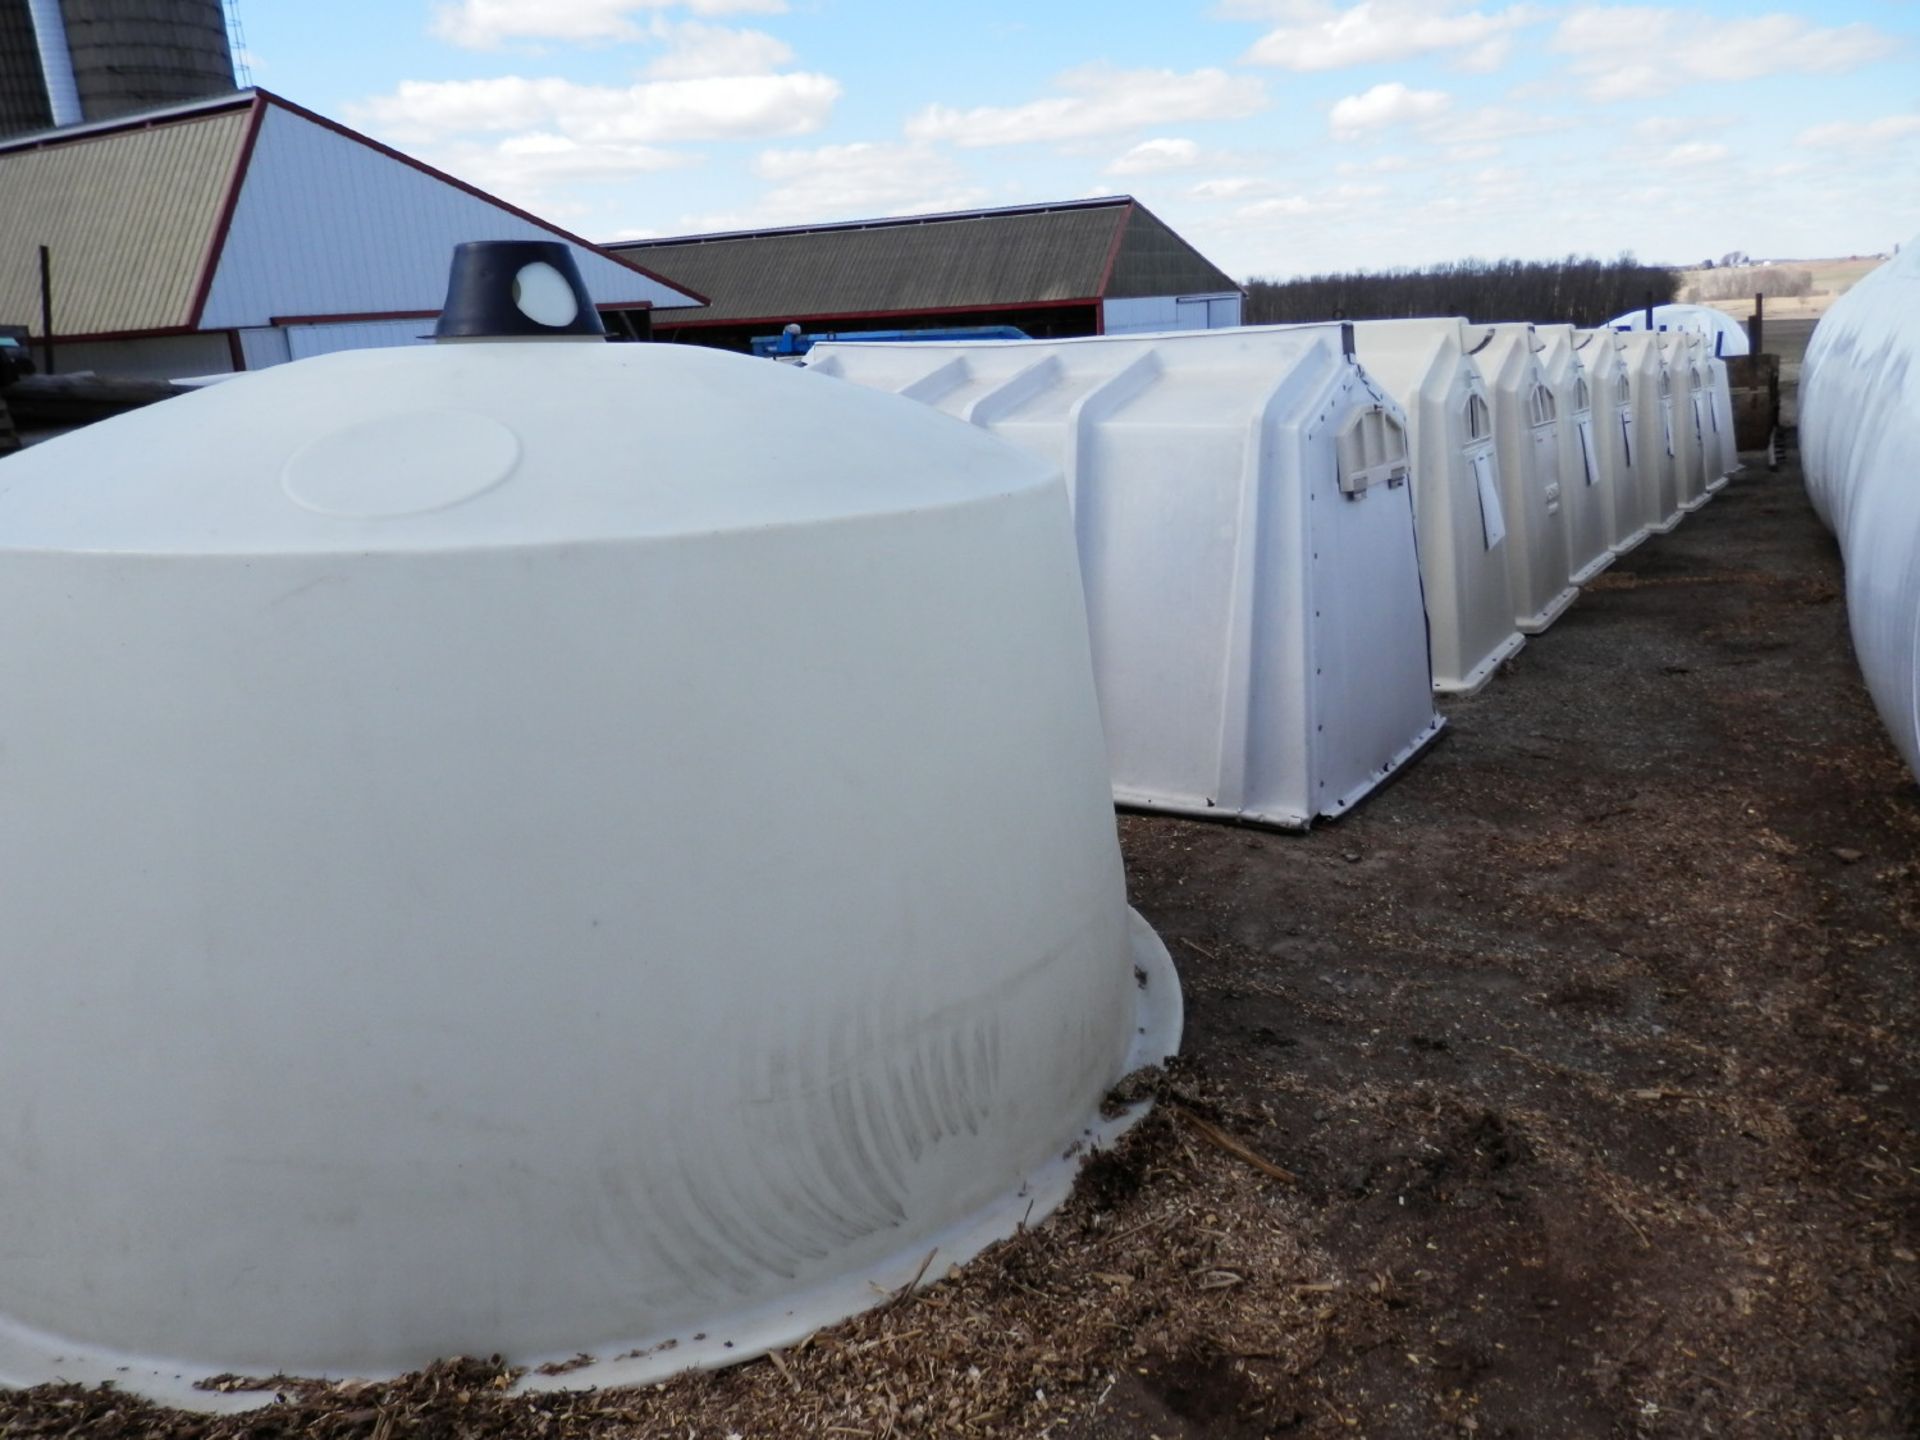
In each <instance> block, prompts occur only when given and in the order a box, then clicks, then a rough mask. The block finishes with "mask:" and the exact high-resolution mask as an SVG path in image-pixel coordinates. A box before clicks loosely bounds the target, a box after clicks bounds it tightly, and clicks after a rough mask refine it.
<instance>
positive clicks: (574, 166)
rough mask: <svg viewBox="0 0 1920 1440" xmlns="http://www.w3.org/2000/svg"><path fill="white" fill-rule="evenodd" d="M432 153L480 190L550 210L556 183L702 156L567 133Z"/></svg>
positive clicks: (629, 173) (598, 179)
mask: <svg viewBox="0 0 1920 1440" xmlns="http://www.w3.org/2000/svg"><path fill="white" fill-rule="evenodd" d="M433 158H434V160H435V162H436V163H438V164H439V165H440V167H441V168H442V169H444V170H447V171H449V172H451V173H452V174H455V175H458V176H459V177H460V178H461V179H463V180H466V181H469V182H471V183H472V184H475V185H478V186H479V187H480V188H481V189H482V190H486V191H488V192H489V193H491V194H494V195H498V196H500V197H501V198H502V199H504V200H511V201H514V202H515V203H516V204H520V205H523V206H525V207H526V208H528V209H530V210H535V211H538V212H540V213H543V214H549V215H551V214H553V213H554V203H555V202H554V192H555V187H564V186H568V185H576V184H596V183H600V184H604V183H609V182H614V181H622V180H631V179H633V178H634V177H635V176H638V175H650V174H654V173H656V172H658V171H662V170H673V169H678V168H680V167H682V166H686V165H693V164H697V163H698V162H699V160H700V158H701V157H700V156H699V155H697V154H695V153H693V152H690V151H686V150H663V149H661V148H659V147H658V146H654V145H629V144H620V143H617V142H615V143H604V142H603V143H585V144H583V143H581V142H580V141H577V140H572V139H569V138H568V137H567V136H565V135H555V134H552V133H549V132H534V133H530V134H526V135H515V136H511V137H509V138H508V139H506V140H502V141H500V142H499V143H498V144H495V145H486V144H480V143H475V142H468V143H464V144H456V145H451V146H448V147H446V148H445V149H443V150H441V151H439V152H438V153H436V154H435V155H434V157H433Z"/></svg>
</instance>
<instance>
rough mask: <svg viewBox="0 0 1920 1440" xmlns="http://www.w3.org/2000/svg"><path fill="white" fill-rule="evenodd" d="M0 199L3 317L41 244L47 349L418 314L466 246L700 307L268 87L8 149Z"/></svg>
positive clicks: (602, 298)
mask: <svg viewBox="0 0 1920 1440" xmlns="http://www.w3.org/2000/svg"><path fill="white" fill-rule="evenodd" d="M0 192H4V193H5V195H6V197H7V203H6V204H4V205H0V319H4V320H7V321H11V322H13V323H15V324H32V325H33V327H34V329H35V331H36V332H37V331H38V330H39V328H40V324H39V321H40V315H41V310H40V272H39V251H40V247H41V246H43V245H44V246H47V247H48V248H49V251H50V253H51V269H52V282H53V283H52V289H53V307H52V308H53V333H54V338H55V339H56V341H65V342H74V341H87V340H101V339H130V338H150V337H156V336H168V335H187V334H193V333H195V332H200V331H219V330H236V329H242V328H247V327H260V326H269V325H283V324H298V323H301V322H303V321H305V322H312V321H315V320H357V321H366V320H375V319H379V320H399V319H408V320H411V319H416V318H424V317H429V316H432V315H435V314H437V313H438V312H439V302H440V298H441V294H442V292H443V289H444V282H445V274H446V255H447V250H448V248H449V247H450V245H451V244H452V243H453V242H454V241H455V240H458V239H473V238H502V239H507V238H511V239H555V240H561V241H565V242H566V243H568V244H569V245H571V246H573V247H574V249H575V253H576V258H577V260H578V263H579V264H580V267H581V271H582V273H583V275H584V277H585V279H586V281H587V284H588V286H589V288H590V289H591V290H592V292H593V293H594V294H595V296H596V297H598V300H599V308H600V309H602V310H608V311H618V310H629V309H650V308H652V307H654V306H657V305H673V306H676V307H681V308H684V307H686V306H688V305H697V304H700V303H704V300H705V297H704V296H703V295H701V294H699V293H698V292H697V291H694V290H689V289H688V288H686V287H685V286H679V285H674V284H670V283H669V282H666V281H664V280H662V279H661V278H660V277H659V276H658V275H656V274H654V273H653V272H652V271H651V270H649V269H648V268H647V267H646V266H645V265H643V264H641V263H638V262H637V261H635V260H633V259H630V258H627V257H624V256H617V255H613V254H611V253H609V252H608V251H606V250H605V249H604V248H602V247H600V246H597V245H595V244H593V243H592V242H591V241H588V240H584V239H582V238H581V237H579V236H578V235H574V234H571V233H569V232H568V231H565V230H562V229H560V228H559V227H558V226H556V225H552V224H550V223H548V222H547V221H545V220H542V219H540V218H539V217H538V216H536V215H532V214H529V213H528V212H526V211H524V210H521V209H519V208H518V207H517V206H514V205H511V204H509V203H507V202H506V201H504V200H501V199H498V198H497V197H495V196H492V195H489V194H487V193H486V192H485V191H483V190H480V189H478V188H477V187H475V186H473V185H470V184H468V183H466V182H465V181H463V180H459V179H456V178H455V177H453V176H451V175H448V174H446V173H444V172H443V171H440V170H436V169H434V168H433V167H432V166H430V165H427V164H425V163H424V162H422V161H419V160H416V159H414V158H413V157H412V156H409V155H406V154H404V153H402V152H400V151H398V150H394V149H393V148H391V147H389V146H386V145H383V144H381V143H380V142H378V141H376V140H373V139H371V138H369V137H368V136H365V135H362V134H360V133H358V132H357V131H354V130H352V129H350V128H348V127H346V126H344V125H341V124H339V123H338V122H337V121H334V120H330V119H328V118H327V117H325V116H323V115H319V114H316V113H315V112H313V111H311V110H308V109H306V108H304V107H303V106H300V105H296V104H294V103H293V102H292V101H289V100H286V99H283V98H282V97H280V96H278V95H275V94H273V93H271V92H269V91H266V90H258V89H255V90H246V91H241V92H239V93H237V94H233V95H223V96H219V97H217V98H215V99H212V100H205V101H197V102H193V103H189V104H183V105H174V106H168V107H166V108H163V109H157V110H149V111H146V112H143V113H141V114H138V115H131V116H123V117H120V118H118V119H115V120H109V121H103V122H99V123H96V124H89V125H75V126H69V127H67V128H65V129H60V130H46V131H40V132H37V133H34V134H30V135H22V136H14V137H10V138H8V139H7V140H5V141H0ZM362 192H368V193H366V194H363V193H362ZM416 192H417V193H416ZM370 198H371V199H373V200H374V201H376V202H378V201H380V200H391V201H392V202H393V206H394V208H395V209H397V210H399V212H400V213H401V214H402V215H403V216H405V217H406V223H405V224H395V223H393V215H392V213H384V212H386V211H387V207H386V206H384V205H380V204H378V203H373V204H369V203H367V201H368V200H369V199H370ZM289 227H292V230H291V231H290V230H289ZM455 232H457V233H455ZM490 232H498V233H497V234H491V233H490ZM290 233H300V234H303V235H305V236H307V237H308V238H309V239H310V240H311V241H312V242H313V243H311V244H310V245H308V246H307V247H306V249H305V250H304V251H302V252H299V255H300V258H299V259H298V260H296V259H295V258H294V255H295V253H296V252H295V250H294V249H293V247H291V246H290V245H287V244H285V243H284V242H285V241H286V239H287V237H288V235H289V234H290ZM269 272H272V273H269ZM282 358H284V357H282Z"/></svg>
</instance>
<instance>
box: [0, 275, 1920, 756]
mask: <svg viewBox="0 0 1920 1440" xmlns="http://www.w3.org/2000/svg"><path fill="white" fill-rule="evenodd" d="M1800 454H1801V458H1802V460H1803V462H1804V464H1805V466H1806V472H1807V493H1808V494H1809V495H1810V496H1811V497H1812V499H1813V507H1814V509H1815V510H1816V511H1818V512H1819V515H1820V518H1821V519H1822V520H1824V521H1825V522H1826V523H1827V525H1828V527H1829V528H1830V529H1831V530H1832V531H1833V533H1834V536H1835V538H1836V539H1838V540H1839V542H1840V551H1841V554H1842V555H1843V556H1844V557H1845V559H1846V565H1847V619H1848V621H1849V623H1850V624H1851V626H1852V629H1853V648H1854V652H1855V653H1856V654H1857V655H1859V657H1860V669H1861V672H1862V673H1863V674H1864V675H1865V676H1866V681H1867V689H1868V690H1869V691H1870V692H1872V695H1873V702H1874V704H1875V705H1876V706H1877V707H1878V708H1879V711H1880V718H1881V719H1883V720H1884V721H1886V723H1887V728H1888V729H1889V730H1890V731H1892V733H1893V742H1894V744H1895V745H1896V746H1898V747H1899V750H1900V753H1901V755H1903V756H1904V757H1905V758H1906V762H1907V765H1908V767H1909V768H1910V769H1912V771H1913V772H1914V774H1915V776H1920V485H1916V484H1915V483H1914V478H1915V475H1914V466H1915V458H1916V457H1920V240H1915V241H1913V242H1911V243H1909V244H1908V245H1907V246H1906V247H1905V248H1904V249H1902V250H1901V252H1900V253H1899V254H1898V255H1896V256H1895V257H1894V258H1893V259H1891V260H1889V261H1887V262H1886V263H1885V264H1883V265H1881V266H1880V267H1879V268H1878V269H1876V270H1874V271H1872V272H1870V273H1869V274H1868V275H1867V276H1866V277H1865V278H1864V279H1862V280H1861V281H1860V283H1859V284H1857V285H1855V286H1854V287H1853V288H1852V289H1851V290H1849V291H1848V292H1847V293H1846V294H1845V295H1842V296H1841V297H1840V298H1839V299H1838V300H1837V301H1835V302H1834V306H1833V308H1832V309H1831V310H1829V311H1828V312H1827V313H1826V315H1825V316H1824V317H1822V319H1821V321H1820V323H1819V324H1818V325H1817V326H1815V327H1814V332H1813V339H1812V341H1811V342H1810V343H1809V344H1808V346H1807V359H1806V368H1805V369H1804V371H1803V372H1802V378H1801V382H1800ZM7 463H8V464H9V465H12V464H17V463H18V462H17V461H12V460H10V461H8V462H7Z"/></svg>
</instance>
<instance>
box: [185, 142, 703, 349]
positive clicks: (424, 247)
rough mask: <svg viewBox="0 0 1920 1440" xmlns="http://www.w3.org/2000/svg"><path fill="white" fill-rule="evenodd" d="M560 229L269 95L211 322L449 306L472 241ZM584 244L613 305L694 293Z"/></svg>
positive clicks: (206, 324) (599, 291)
mask: <svg viewBox="0 0 1920 1440" xmlns="http://www.w3.org/2000/svg"><path fill="white" fill-rule="evenodd" d="M559 238H563V237H560V236H558V235H556V234H555V232H553V231H551V230H549V229H547V228H545V227H544V226H541V225H538V224H535V223H534V222H533V221H531V220H527V219H524V218H522V217H521V216H519V215H516V214H514V213H513V212H512V211H510V210H507V209H504V208H502V207H501V206H499V205H496V204H493V203H491V202H489V201H487V200H483V199H481V198H479V197H478V196H475V195H471V194H469V193H468V192H466V191H464V190H462V189H459V188H458V187H457V186H454V185H450V184H448V183H447V182H446V181H445V180H442V179H440V178H439V177H437V176H434V175H430V174H428V173H426V172H424V171H422V170H417V169H415V168H414V167H413V166H411V165H407V164H404V163H402V162H401V161H399V160H396V159H394V158H392V157H391V156H389V155H386V154H384V153H382V152H381V151H379V150H376V149H374V148H372V147H371V146H369V145H366V144H363V143H362V142H360V141H358V140H355V139H353V138H351V137H349V136H346V135H342V134H340V133H338V132H336V131H334V130H330V129H328V128H327V127H325V126H323V125H318V124H315V123H314V122H313V121H311V120H308V119H306V118H305V117H304V116H301V115H298V114H295V113H294V112H292V111H290V110H286V109H283V108H282V107H280V106H279V105H274V104H269V105H268V106H267V109H266V113H265V115H264V116H263V117H262V120H261V129H260V135H259V138H258V140H257V142H256V144H255V148H254V153H253V158H252V163H251V164H250V165H249V166H248V169H247V174H246V178H245V181H244V183H243V184H242V187H241V191H240V197H239V202H238V204H237V205H236V206H235V208H234V214H233V222H232V226H231V228H230V229H229V231H228V234H227V241H226V245H225V247H224V249H223V250H222V253H221V257H220V264H219V268H218V270H217V271H216V273H215V275H214V280H213V286H212V288H211V290H210V292H209V294H208V297H207V305H206V310H205V312H204V314H203V315H202V317H201V322H200V323H201V325H202V326H203V328H206V329H209V330H219V329H230V328H239V327H253V326H262V325H266V324H269V323H271V322H272V321H273V320H274V319H275V318H276V317H282V316H298V315H342V316H344V315H378V314H389V313H392V312H395V311H433V312H437V311H438V310H439V309H440V306H441V302H442V301H443V300H444V299H445V298H446V285H447V261H448V257H449V256H450V254H451V253H452V250H453V247H454V246H455V245H456V244H458V243H459V242H460V241H462V240H553V239H559ZM573 249H574V259H575V261H576V262H577V263H578V264H579V266H580V274H581V277H582V278H583V279H584V280H585V281H586V284H587V290H588V292H589V293H591V294H592V295H593V297H594V299H595V300H596V301H598V302H600V303H602V304H607V303H637V302H641V301H651V302H652V303H654V304H656V305H669V304H683V305H684V304H686V303H688V301H687V298H686V297H684V296H682V295H681V294H680V292H678V291H676V290H674V289H672V288H671V287H670V286H667V285H665V284H662V283H661V282H659V281H657V280H653V279H650V278H649V277H648V276H645V275H642V274H640V273H639V272H638V271H635V270H631V269H629V268H628V267H626V266H624V265H620V264H618V263H616V262H614V261H612V260H609V259H607V258H606V257H604V256H601V255H597V254H594V253H593V252H592V251H590V250H587V249H585V248H583V247H581V246H578V245H576V246H574V247H573ZM416 323H417V322H416Z"/></svg>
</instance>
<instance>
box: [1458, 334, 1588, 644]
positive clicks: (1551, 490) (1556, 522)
mask: <svg viewBox="0 0 1920 1440" xmlns="http://www.w3.org/2000/svg"><path fill="white" fill-rule="evenodd" d="M1487 333H1488V339H1487V342H1486V344H1485V345H1484V346H1482V347H1480V348H1479V349H1477V350H1475V351H1474V352H1472V354H1473V360H1474V363H1475V364H1476V365H1478V366H1479V368H1480V376H1481V379H1482V381H1483V383H1484V384H1485V385H1486V387H1487V393H1488V395H1489V396H1491V397H1492V400H1493V437H1494V449H1495V451H1496V452H1497V453H1498V454H1499V456H1500V482H1501V486H1502V491H1503V494H1504V498H1505V500H1506V508H1507V537H1508V544H1507V575H1508V577H1509V578H1510V579H1511V581H1512V583H1513V609H1514V623H1515V624H1516V625H1518V626H1519V627H1520V628H1521V629H1522V630H1523V631H1526V632H1527V633H1529V634H1537V633H1538V632H1540V631H1542V630H1545V629H1546V628H1547V627H1548V626H1549V625H1551V624H1553V622H1554V621H1555V620H1558V619H1559V618H1560V616H1561V614H1562V613H1563V612H1564V611H1565V610H1566V608H1567V606H1569V605H1571V604H1572V603H1573V602H1574V600H1575V599H1576V598H1577V597H1578V596H1579V594H1580V590H1579V587H1578V586H1576V585H1575V584H1573V581H1572V576H1573V566H1572V563H1571V560H1570V558H1569V554H1568V547H1567V524H1566V520H1565V518H1564V517H1563V516H1562V515H1561V513H1560V512H1561V509H1562V507H1563V506H1564V505H1565V504H1566V481H1565V480H1564V479H1563V477H1562V476H1561V473H1560V417H1559V405H1558V404H1557V402H1556V401H1555V400H1554V398H1553V390H1552V388H1551V387H1550V386H1549V385H1548V383H1547V372H1546V370H1545V369H1544V368H1543V367H1542V365H1541V363H1540V352H1541V350H1542V349H1543V348H1544V347H1543V345H1542V342H1541V340H1540V337H1539V335H1538V333H1536V331H1535V330H1534V328H1533V326H1531V325H1492V326H1488V327H1487Z"/></svg>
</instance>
